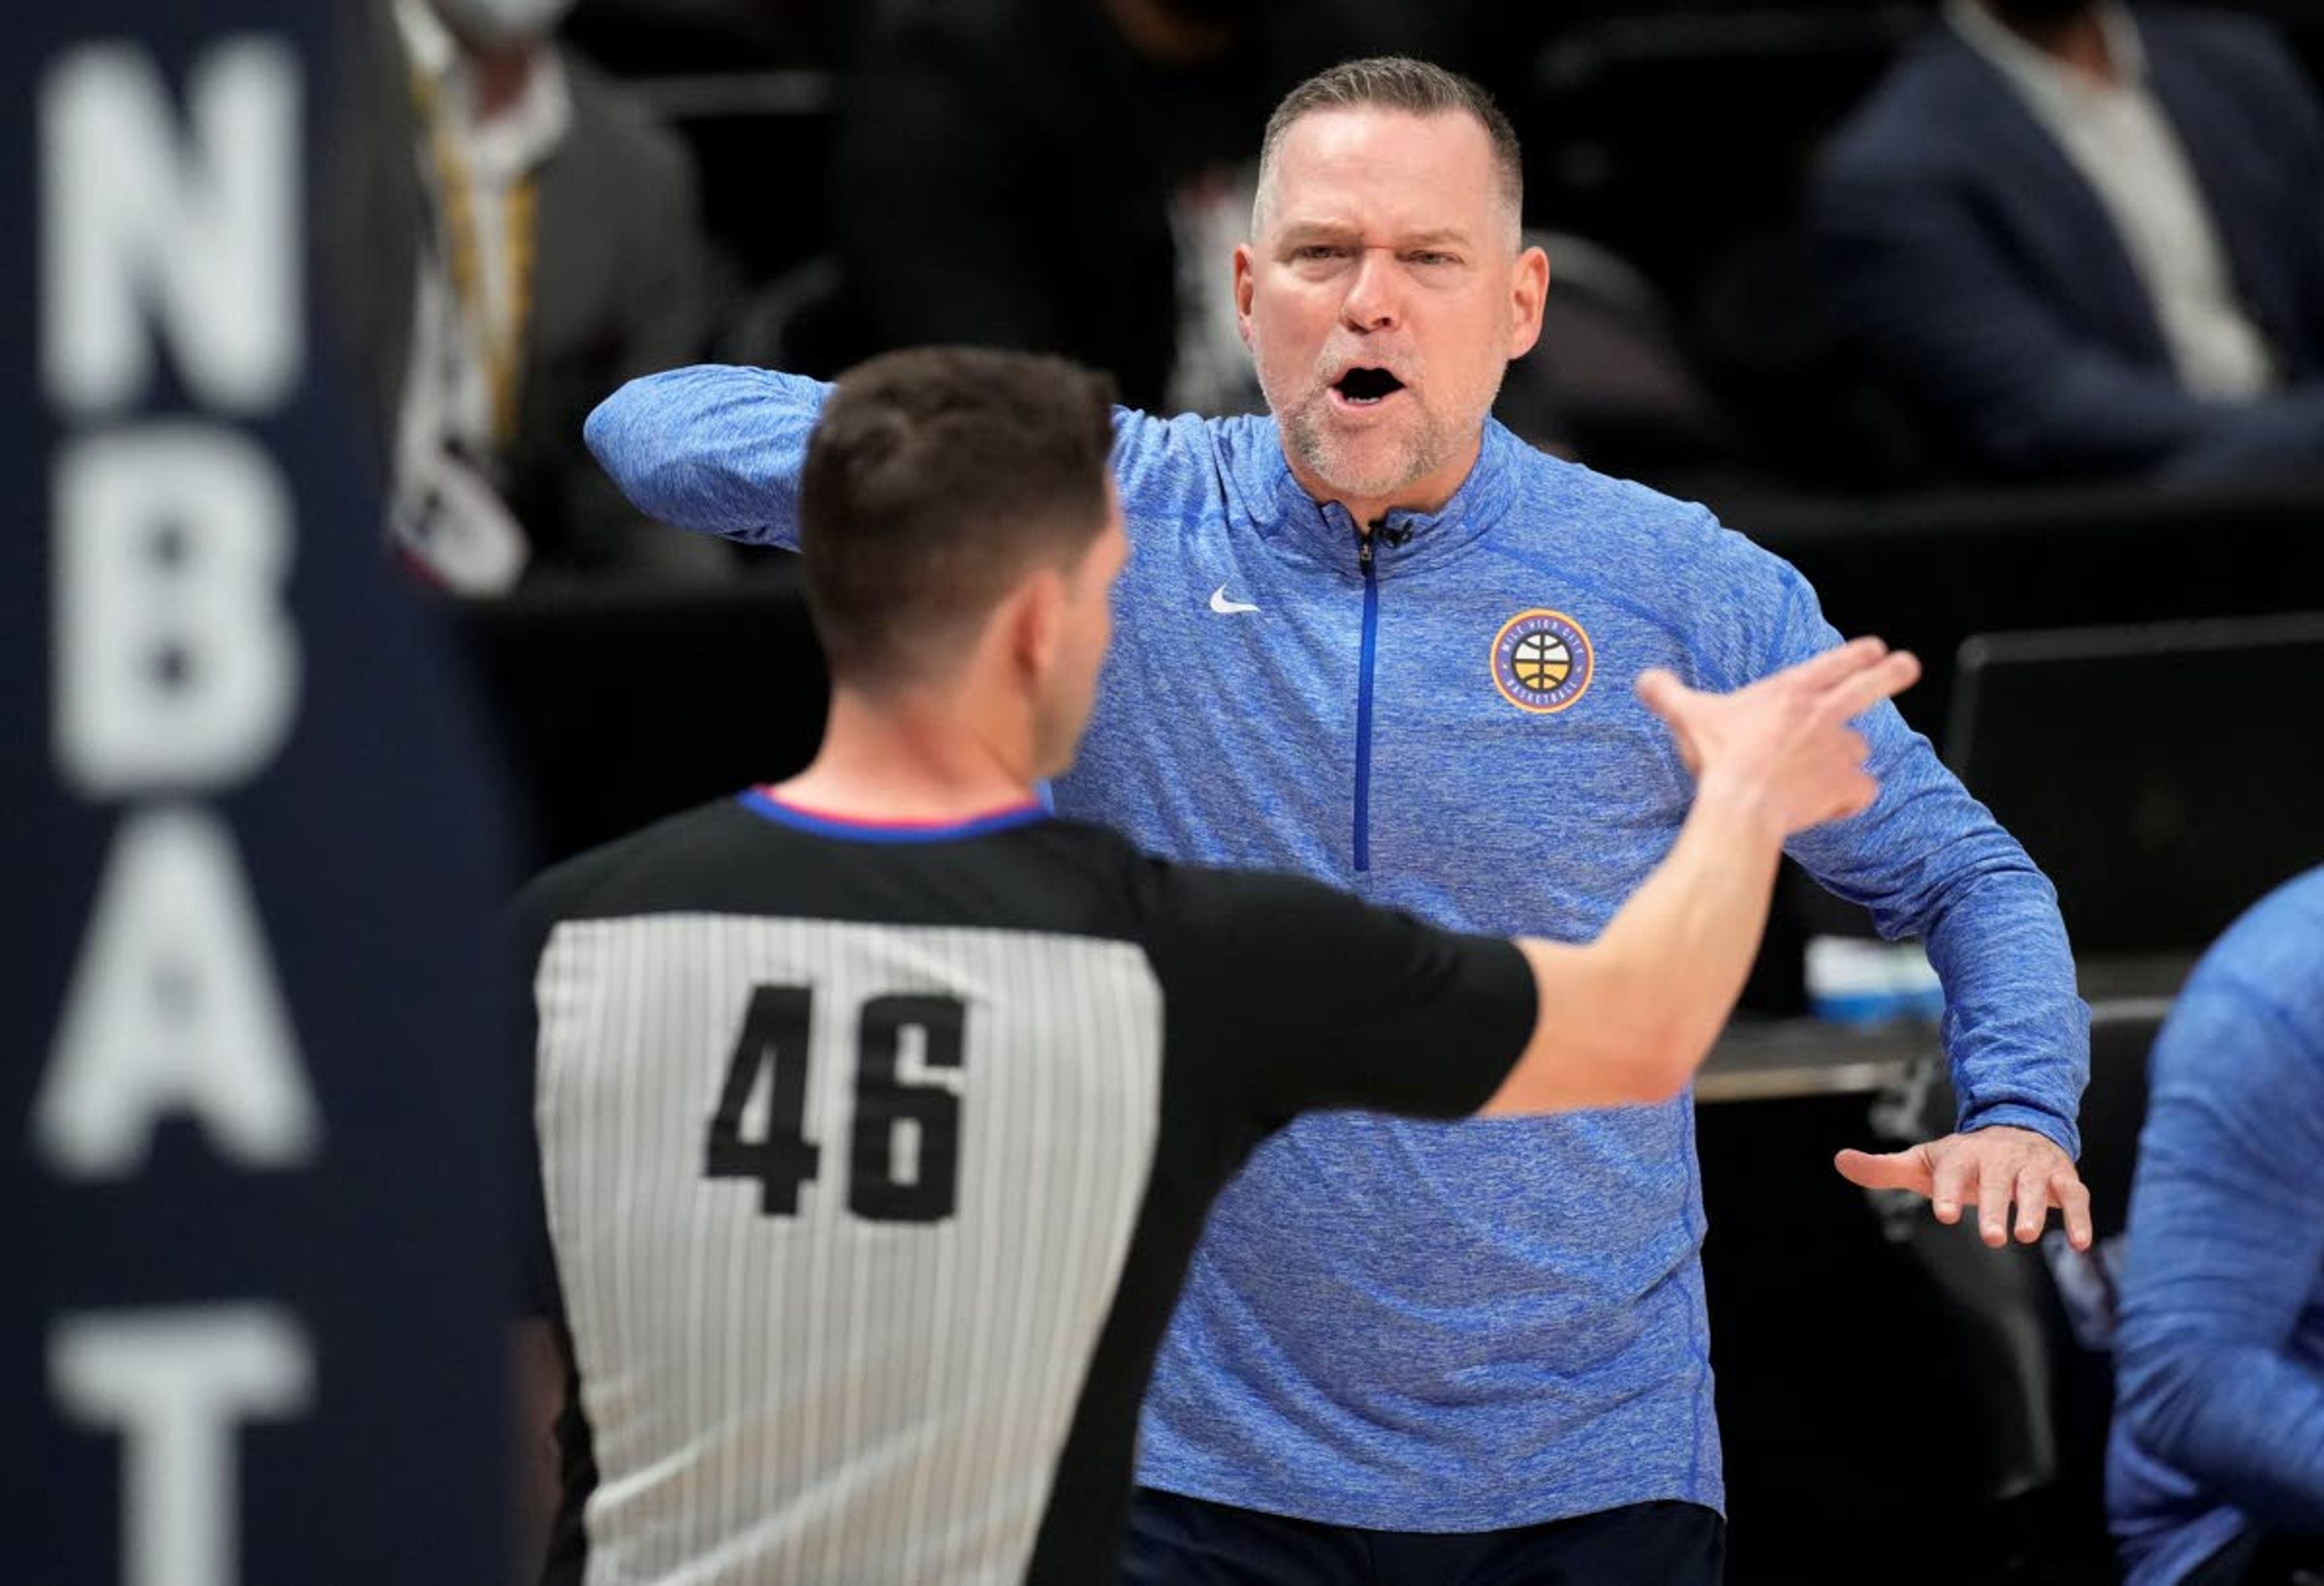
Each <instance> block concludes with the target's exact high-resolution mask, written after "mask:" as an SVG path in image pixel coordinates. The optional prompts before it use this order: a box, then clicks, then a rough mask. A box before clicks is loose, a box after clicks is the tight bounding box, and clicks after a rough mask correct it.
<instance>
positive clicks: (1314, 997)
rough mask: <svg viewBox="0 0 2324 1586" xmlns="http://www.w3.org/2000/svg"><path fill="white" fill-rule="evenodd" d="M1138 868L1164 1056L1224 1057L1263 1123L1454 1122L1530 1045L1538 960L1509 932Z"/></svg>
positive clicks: (1295, 888) (1261, 877)
mask: <svg viewBox="0 0 2324 1586" xmlns="http://www.w3.org/2000/svg"><path fill="white" fill-rule="evenodd" d="M1143 863H1144V865H1145V870H1144V872H1143V875H1142V877H1141V881H1142V885H1141V887H1140V889H1139V890H1140V891H1141V892H1142V893H1143V895H1144V897H1143V900H1144V903H1145V908H1144V910H1143V912H1144V913H1145V916H1146V919H1145V924H1146V942H1147V951H1148V956H1149V958H1150V959H1151V961H1152V962H1153V964H1154V966H1155V971H1156V973H1157V975H1158V976H1159V978H1160V979H1161V982H1162V987H1163V995H1164V1005H1165V1008H1166V1010H1167V1014H1166V1018H1167V1026H1168V1030H1167V1034H1168V1039H1169V1042H1170V1047H1171V1050H1172V1056H1173V1057H1174V1058H1176V1059H1178V1060H1181V1061H1194V1062H1203V1063H1215V1064H1218V1065H1222V1066H1223V1068H1224V1069H1225V1073H1224V1074H1222V1075H1221V1078H1222V1080H1223V1081H1224V1082H1225V1083H1226V1086H1227V1088H1229V1089H1230V1090H1231V1091H1233V1092H1236V1093H1240V1094H1241V1095H1242V1096H1243V1097H1244V1098H1245V1100H1246V1101H1247V1102H1248V1103H1249V1105H1250V1108H1251V1110H1252V1111H1253V1113H1254V1115H1255V1116H1257V1117H1258V1118H1259V1119H1261V1120H1266V1121H1268V1122H1279V1121H1281V1120H1285V1119H1287V1118H1289V1117H1290V1116H1291V1115H1293V1114H1294V1113H1297V1112H1303V1111H1309V1110H1311V1109H1315V1108H1327V1107H1360V1108H1363V1109H1366V1110H1368V1111H1376V1112H1399V1113H1406V1114H1409V1115H1413V1116H1417V1117H1423V1118H1460V1117H1465V1116H1467V1115H1468V1114H1470V1113H1471V1112H1474V1111H1477V1110H1478V1109H1479V1108H1480V1107H1482V1106H1483V1105H1484V1104H1485V1102H1487V1101H1488V1100H1489V1098H1490V1097H1491V1096H1492V1094H1493V1093H1494V1092H1495V1091H1496V1090H1498V1089H1499V1088H1500V1084H1501V1082H1502V1081H1503V1080H1504V1079H1506V1078H1507V1077H1508V1072H1509V1070H1510V1068H1511V1067H1512V1066H1514V1065H1515V1064H1516V1062H1517V1058H1518V1056H1520V1055H1521V1054H1522V1053H1523V1052H1524V1051H1525V1048H1526V1044H1527V1043H1528V1042H1529V1041H1530V1040H1531V1039H1532V1037H1533V1030H1534V1020H1535V1005H1536V1000H1537V999H1536V996H1535V987H1534V978H1533V968H1532V965H1531V964H1528V963H1527V962H1526V958H1525V955H1524V954H1522V953H1520V952H1518V950H1517V947H1516V946H1515V945H1513V944H1511V943H1509V942H1507V941H1503V940H1501V939H1499V938H1498V937H1490V936H1463V935H1461V934H1459V933H1456V932H1452V931H1444V930H1439V929H1437V928H1435V927H1432V926H1427V925H1424V924H1422V923H1421V922H1420V921H1418V920H1416V919H1415V918H1413V917H1411V916H1409V915H1406V914H1400V913H1395V912H1392V911H1390V910H1388V909H1382V908H1371V907H1369V906H1368V905H1366V904H1363V903H1360V902H1358V901H1357V900H1356V899H1352V898H1350V897H1349V896H1347V895H1346V894H1345V893H1342V892H1337V891H1334V890H1332V889H1331V888H1329V887H1324V886H1321V885H1319V884H1317V883H1315V882H1314V881H1302V880H1299V879H1296V878H1294V877H1289V876H1277V875H1266V874H1258V873H1248V872H1234V871H1213V870H1204V869H1198V868H1194V867H1191V866H1180V865H1172V864H1166V863H1163V862H1158V861H1153V860H1148V861H1144V862H1143Z"/></svg>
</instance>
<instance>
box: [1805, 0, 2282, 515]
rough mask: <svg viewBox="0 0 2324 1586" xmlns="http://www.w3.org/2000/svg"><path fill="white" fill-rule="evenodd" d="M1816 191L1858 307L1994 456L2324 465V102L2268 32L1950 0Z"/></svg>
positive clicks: (1899, 359) (1835, 281)
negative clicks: (2321, 107) (2322, 106)
mask: <svg viewBox="0 0 2324 1586" xmlns="http://www.w3.org/2000/svg"><path fill="white" fill-rule="evenodd" d="M1812 210H1813V225H1814V228H1815V231H1816V234H1817V235H1816V242H1817V251H1818V254H1819V255H1820V265H1821V272H1822V273H1823V276H1824V278H1825V280H1826V282H1827V284H1828V286H1829V288H1830V290H1831V297H1832V300H1833V303H1834V306H1835V309H1836V311H1837V313H1838V315H1839V317H1840V320H1841V322H1842V324H1843V325H1844V327H1846V328H1847V329H1848V330H1849V332H1850V333H1851V334H1852V335H1853V336H1854V337H1856V338H1857V339H1858V341H1859V342H1860V343H1861V344H1862V346H1863V347H1864V350H1865V351H1866V352H1867V353H1868V354H1869V355H1871V356H1872V358H1873V359H1874V360H1875V361H1876V363H1877V364H1879V365H1880V366H1881V367H1882V368H1883V370H1884V371H1885V373H1886V376H1887V377H1888V378H1889V379H1891V380H1893V381H1894V382H1895V384H1896V385H1897V386H1898V387H1899V388H1900V394H1901V395H1902V396H1903V397H1904V398H1905V399H1906V400H1907V401H1909V402H1910V403H1912V404H1913V405H1914V407H1915V408H1917V409H1919V410H1921V411H1922V412H1923V414H1924V415H1925V417H1926V418H1927V419H1928V420H1931V421H1932V422H1933V423H1934V425H1935V426H1936V427H1937V428H1938V429H1940V430H1941V432H1942V433H1941V436H1940V437H1939V438H1940V439H1941V440H1942V441H1943V442H1945V443H1948V444H1949V445H1950V446H1951V447H1955V448H1957V449H1958V451H1959V453H1960V462H1961V463H1962V464H1963V465H1964V466H1968V467H1969V468H1970V469H1971V470H1972V471H1975V472H1978V473H1982V474H1988V475H2029V476H2032V475H2050V476H2083V477H2095V476H2101V475H2134V474H2135V475H2163V476H2172V477H2183V478H2189V479H2197V478H2204V477H2227V476H2235V475H2248V474H2253V473H2258V472H2262V471H2267V470H2274V469H2284V468H2302V467H2316V466H2324V113H2319V105H2318V97H2317V94H2316V91H2315V88H2314V87H2313V85H2312V84H2311V83H2310V82H2309V81H2308V80H2307V79H2306V78H2304V77H2303V76H2302V74H2301V69H2300V68H2299V66H2298V65H2297V64H2296V62H2294V61H2293V60H2292V58H2291V56H2290V55H2289V54H2288V53H2287V52H2286V51H2284V50H2283V49H2282V46H2281V45H2280V44H2279V42H2278V41H2277V40H2276V39H2275V38H2274V36H2273V34H2271V33H2270V32H2268V31H2266V30H2265V29H2264V27H2262V26H2261V25H2260V24H2258V23H2252V22H2248V21H2244V20H2236V19H2229V18H2226V17H2210V16H2204V15H2200V14H2192V13H2188V12H2183V11H2176V10H2167V9H2162V8H2157V9H2153V10H2148V9H2144V8H2141V9H2139V10H2138V11H2136V12H2135V14H2134V13H2133V12H2132V11H2130V10H2127V9H2126V8H2124V7H2123V6H2121V5H2116V4H2110V3H2103V4H2094V3H2092V0H1949V4H1948V5H1947V6H1946V10H1945V19H1944V21H1943V23H1941V25H1939V26H1938V27H1937V28H1936V30H1935V31H1934V32H1933V33H1932V36H1931V37H1929V38H1928V39H1926V40H1925V41H1923V42H1922V43H1921V44H1920V45H1919V46H1918V47H1917V48H1916V49H1914V51H1912V52H1911V53H1910V54H1909V55H1907V56H1906V58H1905V59H1904V60H1903V61H1901V62H1900V63H1899V64H1898V65H1897V66H1896V67H1895V69H1894V70H1893V71H1892V72H1891V73H1890V75H1889V76H1888V78H1886V81H1885V82H1884V83H1883V84H1882V85H1881V86H1880V87H1879V88H1877V90H1876V91H1875V92H1874V94H1873V96H1872V97H1871V99H1870V100H1869V102H1868V103H1867V104H1866V105H1865V106H1862V107H1861V108H1860V109H1859V110H1858V112H1857V114H1856V115H1855V116H1854V117H1853V119H1852V120H1851V121H1850V122H1849V124H1847V125H1846V126H1845V127H1844V128H1843V129H1842V130H1841V131H1840V134H1838V136H1837V138H1836V140H1835V141H1834V143H1832V145H1831V148H1830V149H1829V150H1828V151H1827V152H1826V154H1825V156H1824V159H1823V161H1822V164H1821V169H1820V171H1818V173H1817V175H1816V178H1815V180H1814V184H1813V193H1812Z"/></svg>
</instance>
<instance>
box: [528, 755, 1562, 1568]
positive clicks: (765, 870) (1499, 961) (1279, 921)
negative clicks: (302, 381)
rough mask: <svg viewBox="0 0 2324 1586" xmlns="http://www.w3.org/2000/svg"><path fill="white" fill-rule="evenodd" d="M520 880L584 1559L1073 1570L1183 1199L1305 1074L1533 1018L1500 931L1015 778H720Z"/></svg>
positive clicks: (1491, 1044)
mask: <svg viewBox="0 0 2324 1586" xmlns="http://www.w3.org/2000/svg"><path fill="white" fill-rule="evenodd" d="M518 917H519V921H520V926H521V930H522V932H523V937H524V942H523V951H524V953H525V954H526V957H525V963H526V964H527V965H528V966H529V968H530V970H531V980H532V990H533V997H532V1000H531V1006H532V1010H533V1013H534V1016H535V1019H536V1021H537V1023H536V1028H534V1029H533V1030H532V1031H530V1032H529V1035H530V1038H529V1039H528V1040H527V1042H526V1048H527V1055H528V1057H529V1058H530V1060H531V1061H532V1062H533V1064H534V1073H533V1080H532V1090H533V1097H534V1110H533V1121H534V1128H535V1139H534V1142H533V1143H534V1145H535V1146H536V1148H537V1150H538V1171H537V1173H536V1174H535V1175H534V1179H535V1181H536V1182H537V1185H538V1188H539V1192H540V1198H539V1203H538V1207H537V1222H538V1223H539V1254H538V1258H537V1259H536V1262H535V1268H536V1273H535V1280H534V1283H533V1293H532V1302H533V1304H534V1305H536V1306H537V1307H538V1309H539V1313H540V1314H543V1315H546V1316H549V1317H550V1318H551V1319H553V1320H555V1321H556V1322H558V1323H559V1325H560V1327H561V1330H562V1333H563V1336H564V1337H565V1338H566V1339H567V1341H569V1349H570V1357H569V1360H570V1365H571V1366H572V1368H573V1369H574V1372H575V1375H576V1383H577V1394H576V1396H575V1399H576V1402H575V1403H573V1404H572V1405H570V1406H568V1413H567V1421H566V1425H565V1426H564V1428H563V1435H564V1442H565V1447H566V1454H567V1479H566V1514H565V1516H564V1517H563V1520H562V1521H561V1522H560V1525H559V1527H558V1535H557V1539H556V1541H555V1543H554V1545H553V1547H552V1557H551V1560H550V1564H549V1580H551V1581H558V1582H582V1581H586V1582H589V1583H590V1586H604V1583H613V1582H620V1583H622V1586H634V1583H644V1582H657V1583H659V1582H671V1583H675V1582H681V1581H682V1582H687V1583H688V1586H696V1583H700V1586H711V1583H714V1582H737V1583H740V1582H745V1581H748V1582H774V1581H784V1582H788V1581H798V1582H816V1583H817V1586H831V1583H837V1582H846V1581H862V1582H881V1583H888V1582H937V1581H943V1582H952V1581H975V1582H988V1581H989V1582H1015V1581H1044V1582H1047V1581H1057V1582H1067V1581H1070V1582H1074V1583H1075V1586H1082V1583H1085V1582H1091V1581H1106V1580H1110V1579H1111V1577H1112V1574H1113V1572H1114V1568H1115V1565H1114V1557H1115V1554H1116V1551H1117V1549H1118V1547H1119V1544H1120V1529H1121V1525H1122V1519H1123V1515H1124V1511H1125V1506H1126V1503H1127V1500H1128V1495H1129V1490H1130V1471H1131V1454H1132V1447H1133V1443H1134V1440H1135V1436H1136V1430H1137V1418H1138V1406H1139V1397H1140V1396H1141V1394H1142V1392H1143V1390H1144V1388H1145V1384H1146V1379H1147V1376H1148V1371H1149V1370H1150V1369H1151V1366H1152V1363H1153V1357H1154V1351H1155V1349H1156V1347H1157V1343H1158V1341H1159V1339H1160V1337H1161V1334H1162V1331H1163V1328H1164V1326H1165V1324H1166V1323H1167V1321H1168V1319H1169V1315H1170V1311H1171V1306H1172V1304H1173V1302H1174V1300H1175V1298H1176V1294H1177V1289H1178V1285H1179V1282H1180V1280H1181V1278H1182V1277H1183V1275H1184V1272H1185V1265H1186V1262H1187V1259H1188V1258H1189V1256H1190V1254H1191V1252H1192V1250H1193V1249H1194V1240H1195V1238H1196V1236H1197V1234H1198V1233H1199V1231H1200V1229H1201V1224H1202V1219H1203V1213H1204V1212H1205V1210H1206V1209H1207V1208H1208V1206H1209V1204H1210V1203H1211V1200H1212V1197H1213V1195H1214V1194H1216V1192H1217V1191H1218V1189H1219V1188H1220V1187H1221V1186H1222V1185H1223V1184H1224V1183H1225V1182H1226V1180H1227V1179H1228V1177H1229V1176H1231V1175H1232V1173H1233V1172H1234V1170H1235V1169H1236V1167H1237V1166H1239V1165H1240V1163H1241V1162H1242V1160H1243V1158H1244V1157H1246V1156H1247V1155H1248V1154H1249V1153H1250V1150H1251V1148H1253V1147H1254V1146H1255V1145H1256V1144H1257V1143H1258V1142H1259V1139H1262V1138H1263V1137H1264V1136H1265V1135H1266V1133H1267V1132H1268V1130H1271V1129H1273V1128H1274V1127H1276V1126H1277V1125H1278V1124H1280V1123H1281V1122H1283V1121H1284V1120H1286V1119H1288V1118H1289V1117H1291V1116H1292V1115H1293V1114H1295V1113H1296V1112H1299V1111H1305V1110H1307V1109H1311V1108H1316V1107H1366V1108H1371V1109H1375V1110H1379V1111H1398V1112H1407V1113H1415V1114H1419V1115H1424V1116H1434V1117H1457V1116H1461V1115H1462V1114H1465V1113H1468V1112H1470V1111H1474V1110H1475V1109H1476V1108H1477V1107H1479V1106H1480V1105H1481V1104H1482V1103H1483V1102H1485V1100H1486V1099H1487V1098H1488V1097H1489V1096H1490V1095H1491V1093H1493V1091H1494V1090H1495V1089H1496V1088H1497V1087H1498V1086H1499V1083H1500V1082H1501V1081H1502V1079H1503V1078H1504V1077H1505V1076H1506V1074H1507V1073H1508V1068H1509V1066H1510V1065H1511V1064H1512V1063H1513V1062H1514V1061H1515V1059H1516V1057H1517V1054H1518V1053H1519V1052H1520V1051H1521V1050H1522V1049H1523V1048H1524V1047H1525V1045H1526V1040H1527V1038H1528V1037H1530V1035H1531V1032H1532V1028H1533V1022H1534V1011H1535V1009H1534V1003H1535V997H1534V990H1533V981H1532V975H1531V972H1530V970H1529V969H1528V967H1527V966H1526V963H1525V961H1524V959H1523V957H1522V956H1521V955H1520V954H1518V953H1517V951H1516V950H1515V949H1514V948H1513V947H1511V946H1510V945H1508V944H1507V943H1504V942H1499V941H1494V940H1488V939H1485V938H1479V937H1468V936H1454V935H1451V934H1448V933H1445V932H1442V931H1438V930H1434V929H1433V928H1431V927H1425V926H1423V925H1420V924H1418V923H1417V922H1416V921H1414V920H1412V919H1410V918H1408V917H1404V916H1400V915H1392V914H1388V913H1384V912H1380V911H1378V910H1374V909H1369V908H1365V907H1363V906H1362V905H1360V904H1358V903H1356V902H1354V901H1353V900H1352V899H1348V898H1346V897H1343V896H1342V895H1341V894H1339V893H1336V892H1333V891H1331V890H1327V889H1325V888H1323V887H1320V886H1317V885H1315V884H1314V883H1312V882H1307V881H1294V880H1290V879H1286V878H1278V877H1270V876H1253V875H1231V874H1226V873H1222V872H1217V871H1202V870H1194V869H1189V868H1184V867H1178V866H1172V865H1167V864H1164V863H1161V862H1157V861H1153V860H1148V859H1146V858H1144V857H1143V856H1141V855H1139V853H1137V852H1136V851H1135V850H1133V849H1132V848H1130V846H1129V844H1126V843H1124V842H1123V841H1122V840H1121V839H1120V838H1119V837H1117V836H1115V835H1113V834H1111V833H1108V832H1104V831H1101V830H1099V829H1097V828H1094V827H1089V826H1084V825H1075V824H1074V823H1070V822H1066V821H1062V820H1055V819H1050V818H1047V817H1046V816H1043V815H1042V814H1041V812H1040V811H1039V810H1037V809H1026V810H1021V811H1012V812H1008V813H1005V814H1003V815H1001V816H993V817H989V818H987V819H985V820H982V821H977V822H972V823H969V824H967V825H957V826H951V827H945V828H940V829H929V828H895V827H885V826H863V825H854V824H852V823H843V822H837V821H833V820H828V819H825V818H822V817H817V816H809V815H806V814H804V813H802V812H799V811H797V810H794V809H791V808H789V807H786V806H783V805H780V804H778V803H776V802H775V801H774V800H773V799H771V798H769V797H767V796H766V795H764V794H762V793H752V794H748V795H745V796H744V797H743V798H741V799H739V800H735V801H731V802H723V803H720V804H716V805H713V806H708V807H704V808H701V809H698V810H696V811H693V812H691V813H689V814H687V815H683V816H678V817H676V818H674V819H671V820H669V821H666V822H664V823H662V824H660V825H657V826H654V827H651V828H649V829H648V830H646V831H644V832H642V833H640V834H637V835H635V836H632V837H630V838H628V839H626V840H624V841H622V842H620V843H616V844H611V845H609V846H607V847H604V848H601V849H598V850H596V851H595V852H593V853H588V854H585V855H583V856H582V857H580V858H579V859H576V860H574V861H572V862H568V863H567V864H565V865H563V866H560V867H558V869H556V870H554V871H550V872H549V873H548V874H547V875H545V876H543V877H542V878H541V879H540V880H539V881H536V882H535V883H534V884H533V885H532V886H531V887H530V889H528V890H527V891H526V893H525V895H524V896H523V898H522V899H521V900H520V904H519V908H518ZM1423 1054H1425V1060H1424V1058H1423V1056H1422V1055H1423Z"/></svg>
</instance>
